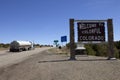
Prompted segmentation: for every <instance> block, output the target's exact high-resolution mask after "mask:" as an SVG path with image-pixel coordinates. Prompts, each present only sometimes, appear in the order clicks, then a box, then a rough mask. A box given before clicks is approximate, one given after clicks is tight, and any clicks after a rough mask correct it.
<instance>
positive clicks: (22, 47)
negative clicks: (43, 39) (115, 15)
mask: <svg viewBox="0 0 120 80" xmlns="http://www.w3.org/2000/svg"><path fill="white" fill-rule="evenodd" d="M31 49H34V43H33V42H31V41H12V42H11V44H10V52H14V51H26V50H31Z"/></svg>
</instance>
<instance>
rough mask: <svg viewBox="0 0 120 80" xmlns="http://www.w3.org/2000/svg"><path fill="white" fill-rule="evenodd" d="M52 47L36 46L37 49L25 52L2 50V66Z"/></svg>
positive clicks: (0, 63)
mask: <svg viewBox="0 0 120 80" xmlns="http://www.w3.org/2000/svg"><path fill="white" fill-rule="evenodd" d="M47 49H50V48H48V47H44V48H36V49H35V50H29V51H23V52H9V51H8V50H4V51H0V67H2V66H5V65H6V66H7V65H12V64H15V63H18V62H21V61H23V60H25V59H26V58H28V57H29V56H31V55H33V54H37V53H39V52H41V51H44V50H47Z"/></svg>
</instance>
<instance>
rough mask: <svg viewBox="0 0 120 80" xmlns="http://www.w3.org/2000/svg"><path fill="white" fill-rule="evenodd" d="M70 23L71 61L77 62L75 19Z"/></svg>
mask: <svg viewBox="0 0 120 80" xmlns="http://www.w3.org/2000/svg"><path fill="white" fill-rule="evenodd" d="M69 23H70V60H76V58H75V42H74V19H70V20H69Z"/></svg>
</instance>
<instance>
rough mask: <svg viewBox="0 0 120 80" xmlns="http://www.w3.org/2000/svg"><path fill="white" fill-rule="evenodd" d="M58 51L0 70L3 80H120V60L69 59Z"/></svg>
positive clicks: (41, 53)
mask: <svg viewBox="0 0 120 80" xmlns="http://www.w3.org/2000/svg"><path fill="white" fill-rule="evenodd" d="M55 51H56V50H47V51H43V52H39V54H35V55H32V56H30V57H29V58H27V59H26V60H24V61H22V62H20V63H16V64H14V65H11V66H8V67H2V68H0V80H120V60H113V61H108V60H106V58H104V57H95V56H77V60H76V61H69V60H68V59H69V56H68V55H61V54H58V53H56V52H55Z"/></svg>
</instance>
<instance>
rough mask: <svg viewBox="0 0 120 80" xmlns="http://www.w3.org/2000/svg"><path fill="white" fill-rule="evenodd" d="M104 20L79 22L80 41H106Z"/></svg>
mask: <svg viewBox="0 0 120 80" xmlns="http://www.w3.org/2000/svg"><path fill="white" fill-rule="evenodd" d="M104 25H105V24H104V23H103V22H94V23H93V22H92V23H91V22H90V23H89V22H87V23H84V22H82V23H80V22H79V23H78V41H105V27H104Z"/></svg>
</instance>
